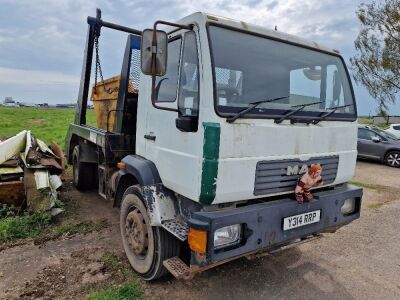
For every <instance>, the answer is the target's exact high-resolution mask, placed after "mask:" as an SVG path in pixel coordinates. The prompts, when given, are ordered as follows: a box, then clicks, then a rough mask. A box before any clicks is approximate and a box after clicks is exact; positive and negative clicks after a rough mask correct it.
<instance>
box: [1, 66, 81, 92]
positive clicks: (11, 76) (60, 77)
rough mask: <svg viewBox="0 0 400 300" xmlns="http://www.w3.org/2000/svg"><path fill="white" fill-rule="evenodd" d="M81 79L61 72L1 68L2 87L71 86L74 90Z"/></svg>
mask: <svg viewBox="0 0 400 300" xmlns="http://www.w3.org/2000/svg"><path fill="white" fill-rule="evenodd" d="M79 80H80V78H79V77H77V76H71V75H66V74H64V73H60V72H49V71H37V70H20V69H12V68H3V67H0V82H1V84H2V85H7V84H16V85H21V86H30V85H69V86H71V87H72V88H76V87H77V86H79Z"/></svg>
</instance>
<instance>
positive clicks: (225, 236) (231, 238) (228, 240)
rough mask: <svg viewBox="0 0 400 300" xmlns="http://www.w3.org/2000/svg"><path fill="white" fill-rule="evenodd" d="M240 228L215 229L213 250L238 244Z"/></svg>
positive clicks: (238, 226) (235, 226)
mask: <svg viewBox="0 0 400 300" xmlns="http://www.w3.org/2000/svg"><path fill="white" fill-rule="evenodd" d="M241 229H242V226H241V225H240V224H235V225H230V226H226V227H222V228H220V229H217V230H216V231H215V232H214V249H220V248H224V247H227V246H231V245H234V244H237V243H239V242H240V236H241Z"/></svg>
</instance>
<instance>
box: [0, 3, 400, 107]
mask: <svg viewBox="0 0 400 300" xmlns="http://www.w3.org/2000/svg"><path fill="white" fill-rule="evenodd" d="M361 2H366V3H368V2H370V0H364V1H359V0H323V1H321V0H280V1H278V0H259V1H257V0H247V1H246V0H241V1H229V0H179V1H164V0H160V1H150V0H148V1H146V0H139V1H136V0H135V1H132V0H98V1H90V0H18V1H15V0H0V102H2V101H3V99H4V97H6V96H12V97H13V98H14V99H15V100H17V101H23V102H34V103H43V102H48V103H52V104H55V103H74V102H76V99H77V95H78V88H79V81H80V74H81V69H82V60H83V50H84V46H85V40H86V32H87V23H86V18H87V16H88V15H91V16H94V15H95V12H96V7H99V8H101V10H102V17H103V20H106V21H109V22H113V23H118V24H121V25H126V26H129V27H133V28H136V29H140V30H142V29H145V28H149V27H151V26H152V24H153V23H154V21H155V20H158V19H163V20H168V21H176V20H178V19H180V18H181V17H184V16H186V15H188V14H191V13H193V12H197V11H204V12H208V13H211V14H215V15H219V16H225V17H229V18H233V19H238V20H241V21H245V22H248V23H253V24H257V25H260V26H264V27H267V28H271V29H273V28H274V27H275V26H277V27H278V30H280V31H283V32H287V33H291V34H295V35H298V36H300V37H302V38H305V39H308V40H312V41H315V42H317V43H321V44H323V45H325V46H328V47H331V48H335V49H339V50H340V52H341V54H342V55H343V57H344V58H345V61H346V63H347V64H348V65H349V58H350V57H351V56H353V55H354V54H355V50H354V46H353V43H354V40H355V38H356V37H357V34H358V31H359V29H360V24H359V21H358V20H357V17H356V15H355V11H356V9H357V7H358V5H359V4H360V3H361ZM378 2H379V1H378ZM125 41H126V36H125V35H124V34H121V33H111V32H110V31H108V32H107V31H106V30H103V31H102V36H101V40H100V56H101V58H102V65H103V73H104V77H105V78H107V77H111V76H114V75H116V74H119V73H120V68H121V64H122V56H123V49H124V47H125ZM353 84H354V89H355V94H356V99H357V106H358V113H359V115H369V114H372V115H373V114H374V113H375V111H376V103H375V101H374V99H372V97H371V96H370V95H369V94H368V92H367V90H366V89H365V88H364V87H362V86H357V85H356V84H355V83H354V82H353ZM397 102H398V103H397V104H396V105H393V106H391V107H390V111H389V113H390V114H392V115H395V114H397V115H400V99H398V101H397Z"/></svg>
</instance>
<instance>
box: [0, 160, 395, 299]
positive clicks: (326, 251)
mask: <svg viewBox="0 0 400 300" xmlns="http://www.w3.org/2000/svg"><path fill="white" fill-rule="evenodd" d="M354 180H355V181H360V182H363V183H369V184H374V185H378V186H376V187H374V188H372V189H371V188H366V189H364V198H363V206H362V216H361V218H360V219H359V220H357V221H355V222H353V223H351V224H350V225H348V226H346V227H344V228H341V229H339V230H338V231H337V232H336V233H334V234H325V235H324V237H323V238H322V239H319V240H316V241H313V242H310V243H306V244H303V245H300V246H298V247H296V248H293V249H290V250H288V251H285V252H282V253H280V254H275V255H271V256H267V257H264V258H260V259H255V260H252V261H248V260H247V259H244V258H243V259H240V260H237V261H234V262H230V263H227V264H225V265H223V266H220V267H218V268H215V269H212V270H209V271H207V272H204V273H202V274H200V275H198V276H196V277H195V278H194V279H193V280H192V281H188V282H184V281H178V280H175V279H173V278H171V277H169V278H166V279H162V280H160V281H158V282H155V283H147V282H142V285H143V289H144V293H145V296H146V297H147V298H149V299H174V298H175V299H199V298H200V299H221V298H231V299H288V298H290V299H323V298H325V299H400V250H399V249H400V231H399V230H398V229H399V227H400V221H399V216H400V201H399V200H400V188H399V187H398V185H399V182H400V169H392V168H389V167H387V166H384V165H380V164H375V163H369V162H359V163H358V164H357V170H356V174H355V177H354ZM71 196H72V197H74V198H77V199H78V203H79V210H78V211H79V213H78V214H77V215H76V216H75V217H76V218H78V219H86V220H99V219H104V218H105V219H107V221H108V222H109V224H110V225H109V227H107V228H105V229H103V230H101V231H100V232H93V233H89V234H86V235H75V236H73V237H69V238H67V239H58V240H55V241H49V242H47V243H45V244H42V245H34V244H33V243H27V244H25V245H20V246H15V247H12V248H9V249H6V250H3V251H1V252H0V262H1V263H0V299H11V298H14V297H15V298H18V297H22V298H26V299H34V298H36V296H37V295H38V294H35V293H33V292H32V290H34V291H35V289H32V285H33V286H36V285H37V284H38V282H39V283H40V282H42V281H41V280H43V274H58V273H57V272H58V271H61V270H62V271H63V273H62V275H60V276H61V277H60V278H62V282H60V281H57V282H56V283H55V284H54V286H55V288H56V289H57V291H58V294H54V293H50V292H49V293H47V292H46V291H44V293H45V294H44V297H43V298H46V297H47V298H49V299H52V298H71V299H76V298H77V297H78V296H82V295H84V291H85V290H86V289H87V285H88V279H87V277H88V275H87V274H88V271H87V270H82V264H83V262H85V263H88V264H94V263H95V261H96V260H94V262H93V259H92V260H90V259H91V258H90V257H89V258H88V257H83V258H82V257H80V256H79V259H76V257H77V253H78V254H79V253H82V250H83V253H86V252H93V253H95V254H96V255H95V256H96V257H100V256H101V255H102V253H105V252H107V251H113V252H115V253H117V254H118V255H121V253H122V247H121V242H120V239H119V229H118V211H117V210H115V209H112V208H111V203H107V202H105V201H103V200H101V199H100V198H99V197H97V196H96V195H95V194H81V193H79V192H77V191H72V192H71ZM93 207H96V210H94V209H93ZM88 259H89V260H88ZM57 270H58V271H57ZM89 273H90V272H89ZM100 275H101V276H100ZM100 275H96V277H93V278H91V279H90V280H89V281H90V282H89V283H90V284H93V283H96V284H100V285H101V284H102V283H103V282H106V281H108V280H109V279H108V278H109V277H108V275H107V274H105V275H104V274H103V275H104V276H103V275H102V274H100ZM106 275H107V276H106ZM63 276H65V277H66V278H64V277H63ZM71 279H73V280H71ZM46 280H50V281H51V280H52V277H51V276H48V277H46ZM96 281H97V282H96ZM77 283H79V284H77ZM48 287H49V288H48V289H49V290H51V289H52V287H53V285H51V284H50V285H48ZM79 289H80V290H81V292H76V293H74V291H75V290H79ZM41 292H42V291H41ZM32 293H33V294H32ZM35 295H36V296H35ZM40 295H41V294H40ZM78 298H79V297H78Z"/></svg>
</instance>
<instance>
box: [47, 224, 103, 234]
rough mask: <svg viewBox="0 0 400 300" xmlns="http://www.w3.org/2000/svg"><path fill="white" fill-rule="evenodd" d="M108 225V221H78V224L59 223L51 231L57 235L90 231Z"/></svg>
mask: <svg viewBox="0 0 400 300" xmlns="http://www.w3.org/2000/svg"><path fill="white" fill-rule="evenodd" d="M105 227H107V224H106V222H99V223H92V222H89V223H78V224H68V225H59V226H56V227H54V228H52V229H51V232H52V233H53V234H55V235H63V234H66V233H69V234H75V233H89V232H92V231H98V230H100V229H103V228H105Z"/></svg>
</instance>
